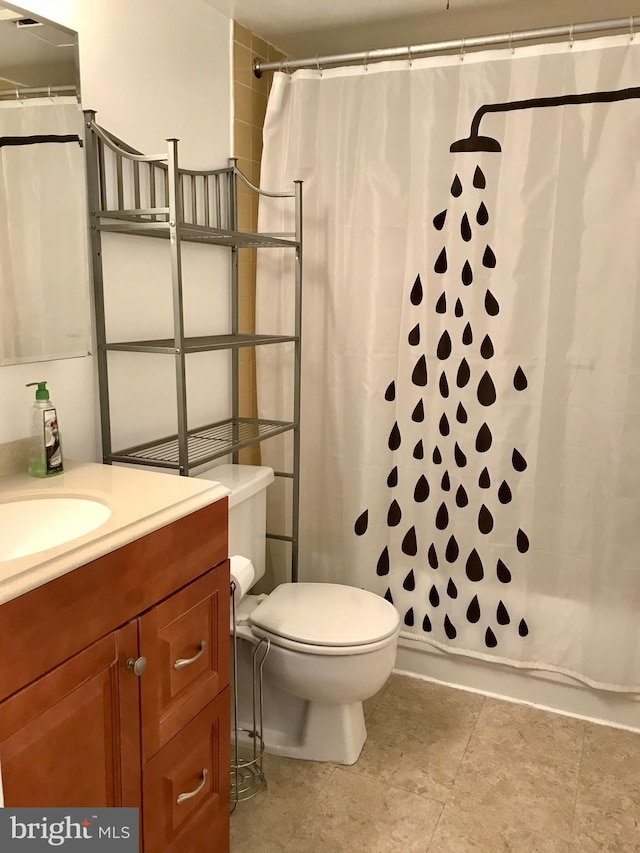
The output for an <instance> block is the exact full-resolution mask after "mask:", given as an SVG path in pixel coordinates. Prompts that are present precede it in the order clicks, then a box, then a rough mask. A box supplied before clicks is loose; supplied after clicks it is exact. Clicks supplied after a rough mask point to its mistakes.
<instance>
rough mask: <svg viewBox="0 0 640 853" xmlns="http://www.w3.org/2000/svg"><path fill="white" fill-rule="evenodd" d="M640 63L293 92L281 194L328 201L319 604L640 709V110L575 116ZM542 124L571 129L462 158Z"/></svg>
mask: <svg viewBox="0 0 640 853" xmlns="http://www.w3.org/2000/svg"><path fill="white" fill-rule="evenodd" d="M636 41H637V40H634V39H630V38H629V37H626V38H607V39H598V40H593V41H590V42H581V43H580V44H578V43H575V44H573V45H569V44H564V45H552V46H550V45H547V46H543V47H535V48H522V49H516V50H514V51H509V50H505V51H496V52H490V53H489V52H488V53H483V54H476V55H473V56H471V55H470V56H464V55H463V56H461V57H458V56H456V57H446V58H438V59H424V60H413V61H409V62H396V63H385V64H381V65H377V66H371V67H366V66H365V67H352V68H343V69H335V70H328V71H322V72H319V71H316V70H306V71H299V72H296V73H295V74H294V75H292V76H285V75H282V74H276V77H275V81H274V87H273V89H272V93H271V97H270V101H269V107H268V110H267V118H266V123H265V151H264V157H263V165H262V177H263V181H264V182H265V183H266V182H268V183H270V184H278V183H279V184H283V183H286V182H287V181H289V180H292V179H293V178H294V177H295V178H300V179H302V180H304V181H305V187H306V198H305V216H306V221H307V223H310V222H312V223H313V228H311V227H308V228H307V235H306V241H305V269H306V270H307V273H308V276H307V280H308V282H309V284H308V286H307V287H306V288H305V294H304V300H303V305H304V307H303V317H304V321H303V327H304V328H303V335H304V339H305V353H304V358H303V380H302V387H303V389H304V392H303V400H302V407H303V412H302V422H303V425H304V428H303V430H302V455H303V463H302V465H303V471H304V478H303V479H302V483H301V490H302V491H301V541H300V548H301V552H300V553H301V559H300V563H301V567H302V579H303V580H316V581H317V580H323V581H332V582H342V583H350V584H353V585H354V586H363V587H365V588H367V589H371V590H373V591H376V592H378V593H379V594H380V595H385V596H386V597H387V598H388V599H389V600H392V601H393V603H394V604H395V605H396V607H397V608H398V610H399V611H400V613H401V616H402V619H403V623H404V625H403V627H404V630H403V636H404V638H405V639H406V640H407V641H408V643H410V648H411V652H412V655H413V657H419V656H420V652H419V651H418V650H417V649H419V647H420V645H423V646H424V648H425V652H426V651H427V650H428V649H430V648H433V649H442V650H450V651H452V652H454V653H455V656H462V657H464V656H467V657H469V658H475V659H476V660H477V661H480V662H483V663H484V666H485V667H486V666H488V665H490V664H492V663H500V664H505V665H509V664H512V665H514V666H515V667H519V668H522V669H525V670H526V669H527V668H532V669H535V670H537V671H549V672H551V673H554V674H556V675H558V676H561V675H565V676H570V677H572V678H577V679H579V681H580V683H582V684H584V685H587V686H589V687H591V688H593V687H595V688H597V689H599V690H607V691H613V692H621V693H630V694H633V693H636V692H638V691H639V690H640V653H639V649H638V640H637V631H636V623H637V606H636V602H637V600H638V593H639V592H640V590H639V589H638V585H637V581H636V580H634V578H635V577H637V572H636V570H635V567H636V565H637V556H636V555H637V553H638V544H639V543H638V541H637V533H636V529H637V523H636V519H637V518H638V513H639V512H640V495H639V493H638V487H637V483H638V482H640V456H639V454H638V451H637V447H636V444H635V436H636V435H637V428H638V418H639V417H640V382H639V381H638V379H637V376H638V363H637V355H636V354H635V353H636V351H637V328H636V327H637V325H638V317H637V312H636V310H635V302H636V300H635V282H636V281H637V278H638V275H637V272H638V267H639V266H640V256H639V255H638V253H637V251H636V250H635V248H634V247H635V243H636V241H635V237H634V234H635V231H634V223H635V217H634V213H633V211H634V210H635V208H636V207H637V201H638V198H639V197H640V184H639V183H638V180H637V179H636V177H635V175H636V152H635V147H634V143H633V139H634V138H635V134H636V133H637V129H638V122H639V121H640V104H639V102H638V101H637V100H635V99H626V100H624V101H615V102H613V101H612V100H611V99H609V101H608V102H606V103H591V102H589V103H575V102H574V101H573V100H572V96H574V95H581V94H584V93H594V92H603V93H611V92H613V91H617V90H623V89H625V88H628V87H631V86H632V85H633V84H634V83H635V82H637V76H638V73H639V72H640V44H636ZM532 98H535V99H539V100H540V99H542V101H544V100H545V99H559V98H566V103H564V104H558V105H557V106H554V107H553V109H537V110H536V109H527V110H524V109H522V110H513V111H510V112H509V111H500V112H497V111H496V112H495V114H486V115H484V116H483V117H482V128H481V130H480V133H481V134H482V135H484V136H486V137H487V138H488V137H491V138H492V139H494V140H496V141H497V143H498V144H493V145H491V146H489V145H482V146H477V145H475V146H472V147H473V150H464V151H462V150H460V151H458V150H455V148H454V150H453V151H451V150H450V149H451V146H452V144H453V143H455V142H456V140H460V139H462V138H465V137H467V136H468V134H469V127H470V126H472V120H473V118H474V115H476V114H477V112H478V110H479V109H480V108H481V107H483V105H495V104H504V103H514V102H520V101H528V100H530V99H532ZM454 104H457V107H452V105H454ZM477 135H478V134H476V136H477ZM467 147H469V146H467ZM478 148H482V149H484V150H478ZM489 148H490V149H491V150H487V149H489ZM499 149H501V152H500V151H499ZM283 226H284V228H285V229H286V227H287V224H286V222H283V220H282V214H281V213H280V211H279V210H278V209H277V208H276V206H275V205H267V204H265V205H263V206H262V207H261V212H260V227H261V229H262V230H265V231H270V230H280V228H281V227H283ZM285 263H286V262H285V261H280V260H279V259H275V258H273V257H270V258H259V265H258V274H259V278H258V301H257V310H258V328H260V327H261V325H262V324H264V328H267V327H269V328H274V326H275V327H276V328H278V326H277V324H278V323H280V324H282V325H283V326H284V324H286V322H287V321H288V318H287V317H286V308H285V306H286V305H287V304H288V295H287V293H286V292H285V290H283V289H280V288H279V286H278V285H277V282H278V281H280V280H283V279H284V278H285V276H284V275H281V273H282V272H283V268H284V267H283V265H284V264H285ZM258 368H259V370H260V371H261V374H262V379H264V378H265V377H268V376H269V375H270V376H271V383H268V382H267V383H265V384H264V385H263V384H262V380H261V388H262V387H264V392H263V396H261V397H260V398H259V407H260V413H261V416H262V417H277V416H278V412H279V406H280V405H285V404H286V400H287V396H288V395H289V394H290V389H288V388H286V387H285V388H282V387H281V384H278V383H279V377H281V376H282V375H283V371H282V365H281V364H280V363H279V362H278V356H277V354H276V353H272V352H265V353H264V354H262V353H261V354H260V357H259V362H258ZM263 459H264V461H265V463H267V464H274V465H275V467H278V465H279V462H278V456H277V453H276V451H274V455H273V456H271V457H268V456H267V455H266V454H264V455H263ZM401 642H402V640H401ZM451 657H454V655H452V656H451ZM411 668H412V669H413V666H412V667H411ZM416 671H423V670H422V669H421V668H420V667H416ZM453 680H455V678H454V679H453ZM528 701H535V698H531V697H528ZM573 710H574V712H575V713H579V710H576V709H573ZM583 713H587V714H590V713H591V712H590V711H585V712H583Z"/></svg>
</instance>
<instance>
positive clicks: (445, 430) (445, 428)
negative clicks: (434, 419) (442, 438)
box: [438, 415, 451, 435]
mask: <svg viewBox="0 0 640 853" xmlns="http://www.w3.org/2000/svg"><path fill="white" fill-rule="evenodd" d="M438 429H439V430H440V435H449V432H450V431H451V430H450V429H449V421H448V419H447V416H446V415H443V416H442V417H441V418H440V423H439V424H438Z"/></svg>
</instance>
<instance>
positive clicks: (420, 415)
mask: <svg viewBox="0 0 640 853" xmlns="http://www.w3.org/2000/svg"><path fill="white" fill-rule="evenodd" d="M411 420H412V421H414V422H415V423H417V424H421V423H422V421H423V420H424V403H423V402H422V400H418V402H417V403H416V407H415V409H414V410H413V412H412V413H411Z"/></svg>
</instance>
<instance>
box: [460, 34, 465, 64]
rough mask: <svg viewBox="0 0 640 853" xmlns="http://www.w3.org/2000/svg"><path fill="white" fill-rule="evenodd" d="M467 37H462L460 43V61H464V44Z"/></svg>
mask: <svg viewBox="0 0 640 853" xmlns="http://www.w3.org/2000/svg"><path fill="white" fill-rule="evenodd" d="M465 42H466V39H464V38H463V39H462V44H461V45H460V62H464V46H465Z"/></svg>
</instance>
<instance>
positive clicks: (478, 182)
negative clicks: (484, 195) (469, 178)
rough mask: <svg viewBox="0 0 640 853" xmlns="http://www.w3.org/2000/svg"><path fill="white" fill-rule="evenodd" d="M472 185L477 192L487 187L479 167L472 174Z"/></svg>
mask: <svg viewBox="0 0 640 853" xmlns="http://www.w3.org/2000/svg"><path fill="white" fill-rule="evenodd" d="M473 185H474V187H475V188H476V189H477V190H483V189H484V188H485V187H486V186H487V181H486V178H485V176H484V173H483V171H482V169H481V168H480V166H476V170H475V172H474V173H473Z"/></svg>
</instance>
